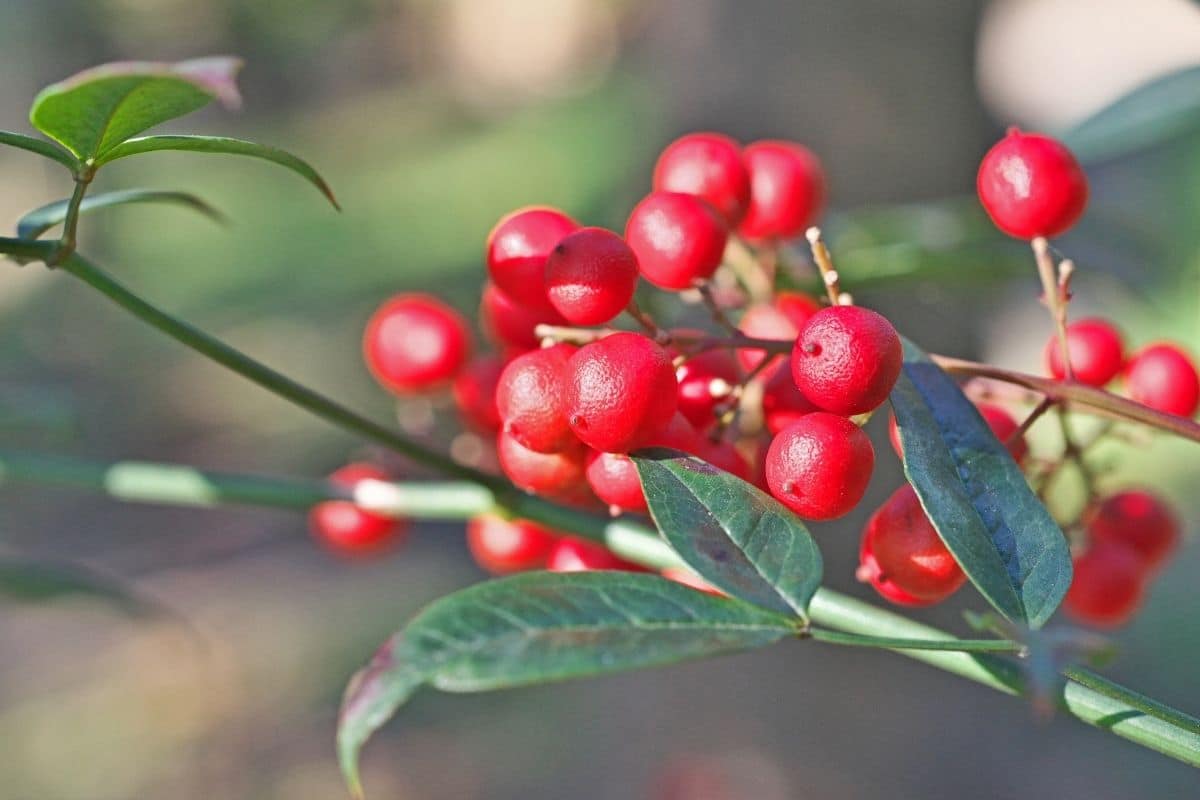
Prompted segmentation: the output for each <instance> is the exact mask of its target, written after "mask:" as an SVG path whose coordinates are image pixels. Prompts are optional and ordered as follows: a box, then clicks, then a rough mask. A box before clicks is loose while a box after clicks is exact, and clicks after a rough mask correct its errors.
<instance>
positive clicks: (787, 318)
mask: <svg viewBox="0 0 1200 800" xmlns="http://www.w3.org/2000/svg"><path fill="white" fill-rule="evenodd" d="M820 310H821V304H820V303H818V302H817V301H816V300H814V299H813V298H811V297H809V296H808V295H806V294H801V293H799V292H780V293H779V295H778V296H777V297H776V298H775V302H774V303H758V304H756V305H752V306H750V307H749V308H748V309H746V313H745V314H743V315H742V318H741V320H740V321H739V322H738V330H740V331H741V332H742V333H744V334H746V335H747V336H749V337H751V338H754V339H776V340H780V341H782V340H785V339H786V340H789V341H791V340H795V338H796V337H797V336H798V335H799V334H800V328H802V327H804V323H806V322H808V319H809V317H811V316H812V315H813V314H815V313H817V312H818V311H820ZM737 356H738V361H740V362H741V364H742V368H743V369H745V370H746V371H747V372H749V371H750V370H752V369H754V368H755V367H756V366H758V362H760V361H762V360H763V358H764V357H765V354H764V353H763V351H762V350H753V349H750V348H744V349H741V350H738V351H737ZM774 368H775V367H773V366H772V367H768V369H774Z"/></svg>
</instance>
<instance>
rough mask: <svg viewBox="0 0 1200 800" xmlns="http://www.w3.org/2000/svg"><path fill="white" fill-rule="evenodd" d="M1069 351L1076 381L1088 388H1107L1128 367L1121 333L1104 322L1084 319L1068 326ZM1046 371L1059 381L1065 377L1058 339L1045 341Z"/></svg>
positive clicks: (1055, 337)
mask: <svg viewBox="0 0 1200 800" xmlns="http://www.w3.org/2000/svg"><path fill="white" fill-rule="evenodd" d="M1067 350H1068V351H1069V352H1070V354H1071V369H1072V370H1073V371H1074V373H1075V380H1077V381H1079V382H1081V383H1086V384H1087V385H1089V386H1104V385H1105V384H1106V383H1108V382H1109V381H1111V380H1112V379H1113V378H1115V377H1117V375H1118V374H1119V373H1120V372H1121V367H1123V366H1124V365H1125V345H1124V344H1123V343H1122V341H1121V332H1120V331H1118V330H1117V329H1116V328H1115V327H1114V326H1113V325H1112V323H1110V322H1108V321H1106V320H1102V319H1081V320H1078V321H1077V322H1072V323H1071V324H1070V325H1068V326H1067ZM1045 360H1046V371H1047V372H1049V373H1050V374H1051V375H1052V376H1054V377H1055V378H1056V379H1058V380H1062V379H1063V378H1065V377H1066V370H1064V369H1063V359H1062V347H1061V346H1060V345H1059V342H1058V337H1057V336H1051V337H1050V340H1049V341H1047V342H1046V354H1045Z"/></svg>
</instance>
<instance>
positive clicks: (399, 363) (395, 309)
mask: <svg viewBox="0 0 1200 800" xmlns="http://www.w3.org/2000/svg"><path fill="white" fill-rule="evenodd" d="M470 351H471V334H470V331H469V330H468V328H467V322H466V320H464V319H463V318H462V315H461V314H459V313H458V312H457V311H455V310H454V309H453V308H450V306H448V305H446V304H445V303H443V302H442V301H440V300H438V299H437V298H436V297H431V296H429V295H425V294H399V295H396V296H395V297H393V298H392V299H390V300H388V301H387V302H386V303H384V304H383V305H382V306H380V307H379V309H378V310H377V311H376V312H375V313H374V314H373V315H372V316H371V319H370V321H368V322H367V329H366V332H365V333H364V334H363V356H364V357H365V359H366V362H367V367H368V368H369V369H370V370H371V374H372V375H374V376H375V380H377V381H379V383H381V384H382V385H383V386H384V387H385V388H387V389H389V390H391V391H392V392H395V393H396V394H405V393H408V392H414V391H419V390H422V389H430V388H433V387H436V386H438V385H439V384H442V383H445V382H446V381H449V380H450V379H451V378H453V377H454V376H455V374H456V373H457V372H458V370H459V369H460V368H461V367H462V365H463V364H464V363H466V360H467V356H468V355H469V354H470Z"/></svg>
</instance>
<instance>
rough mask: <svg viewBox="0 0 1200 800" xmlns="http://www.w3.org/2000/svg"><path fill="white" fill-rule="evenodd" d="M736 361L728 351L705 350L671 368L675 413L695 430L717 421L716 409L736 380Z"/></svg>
mask: <svg viewBox="0 0 1200 800" xmlns="http://www.w3.org/2000/svg"><path fill="white" fill-rule="evenodd" d="M740 377H741V376H740V374H739V372H738V365H737V361H736V360H735V359H734V357H733V354H732V353H731V352H730V351H728V350H706V351H705V352H703V353H699V354H698V355H694V356H692V357H691V358H689V359H688V360H687V361H684V362H683V363H682V364H680V365H679V366H678V367H677V368H676V369H675V378H676V380H678V381H679V411H680V413H681V414H683V415H684V416H685V417H687V420H688V421H689V422H691V423H692V424H693V425H695V426H696V428H697V429H699V430H704V429H706V428H708V427H709V426H710V425H712V424H713V423H714V422H716V421H717V417H716V410H715V409H716V407H717V406H718V405H719V404H721V403H723V402H725V401H727V400H728V399H729V393H730V392H731V391H732V390H733V387H734V386H735V385H736V384H737V382H738V380H739V379H740Z"/></svg>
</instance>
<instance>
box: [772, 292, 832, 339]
mask: <svg viewBox="0 0 1200 800" xmlns="http://www.w3.org/2000/svg"><path fill="white" fill-rule="evenodd" d="M775 306H776V308H778V309H779V310H780V311H782V312H783V313H784V315H785V316H786V317H787V318H788V319H790V320H791V321H792V324H793V325H795V326H796V330H800V329H801V328H803V327H804V323H806V322H808V318H809V317H811V316H812V315H813V314H815V313H817V312H818V311H820V310H821V304H820V303H819V302H818V301H817V299H816V298H815V297H812V296H810V295H807V294H804V293H803V292H780V293H779V294H777V295H776V296H775Z"/></svg>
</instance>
